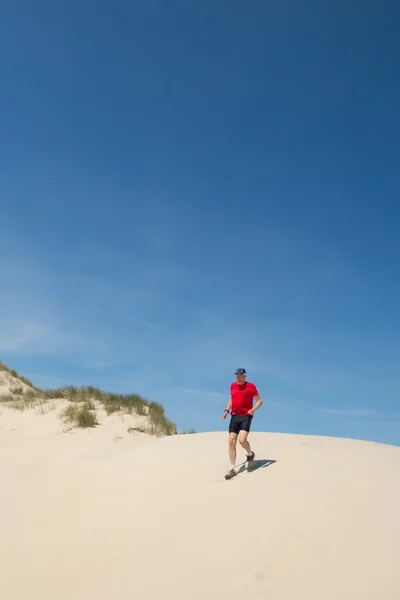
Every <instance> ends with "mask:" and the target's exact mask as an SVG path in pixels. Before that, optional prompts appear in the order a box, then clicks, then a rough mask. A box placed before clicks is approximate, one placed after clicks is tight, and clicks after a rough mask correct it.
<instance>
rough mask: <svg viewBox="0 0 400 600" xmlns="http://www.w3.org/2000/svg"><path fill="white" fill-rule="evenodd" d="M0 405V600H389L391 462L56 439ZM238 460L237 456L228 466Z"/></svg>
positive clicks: (319, 445) (119, 434)
mask: <svg viewBox="0 0 400 600" xmlns="http://www.w3.org/2000/svg"><path fill="white" fill-rule="evenodd" d="M59 408H60V407H59V406H58V408H57V406H56V408H55V409H54V410H52V411H50V412H48V413H47V414H44V415H40V414H38V413H37V411H36V412H35V411H34V410H32V411H27V412H25V413H20V412H18V411H12V410H10V409H4V408H3V407H1V406H0V411H1V415H0V427H1V429H0V440H1V444H0V473H1V496H0V498H1V499H0V523H1V527H0V565H1V571H0V598H1V599H2V600H27V599H28V598H29V600H50V599H51V600H54V599H56V598H57V600H67V599H68V600H92V599H93V600H114V599H115V600H122V599H124V600H125V599H129V600H133V599H136V598H137V599H138V600H139V599H140V600H142V599H143V600H153V599H154V600H160V599H167V600H169V599H171V600H183V599H185V600H187V599H190V600H200V599H202V600H205V599H207V600H214V599H215V600H217V599H218V600H222V599H229V600H236V599H239V598H240V599H242V598H247V599H249V600H258V599H269V600H378V599H381V598H382V599H385V600H399V598H400V570H399V565H400V516H399V515H400V478H399V472H400V448H397V447H391V446H385V445H379V444H374V443H367V442H361V441H352V440H345V439H332V438H324V437H312V436H295V435H279V434H262V433H253V434H252V435H251V440H252V442H253V447H254V449H255V451H256V454H257V458H258V459H260V460H268V459H270V460H275V461H276V462H275V463H273V464H270V465H269V466H264V467H261V468H258V469H257V470H255V471H254V472H252V473H246V472H243V473H240V474H239V475H238V476H237V477H236V478H235V479H233V480H231V481H225V480H224V479H223V475H224V472H225V470H226V466H227V452H226V450H227V448H226V442H227V435H226V434H225V433H209V434H197V435H181V436H174V437H168V438H161V439H153V438H150V437H149V436H146V435H144V434H140V433H135V434H128V433H127V432H126V429H127V423H125V422H124V421H123V420H122V419H121V417H120V416H118V415H113V416H112V418H109V419H110V420H105V421H104V422H103V424H102V425H101V426H100V427H98V428H96V429H94V430H80V431H77V430H75V431H71V432H68V433H63V432H62V425H61V424H60V421H59V419H57V410H58V409H59ZM242 458H243V451H241V450H239V451H238V462H239V459H240V460H242Z"/></svg>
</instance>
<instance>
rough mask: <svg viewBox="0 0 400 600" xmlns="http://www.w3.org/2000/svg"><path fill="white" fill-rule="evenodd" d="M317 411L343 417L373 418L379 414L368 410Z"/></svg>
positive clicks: (330, 409) (322, 409) (321, 409)
mask: <svg viewBox="0 0 400 600" xmlns="http://www.w3.org/2000/svg"><path fill="white" fill-rule="evenodd" d="M319 411H320V412H324V413H328V414H330V415H340V416H345V417H373V416H376V415H377V414H379V413H378V412H377V411H376V410H371V409H369V408H348V409H337V408H320V409H319Z"/></svg>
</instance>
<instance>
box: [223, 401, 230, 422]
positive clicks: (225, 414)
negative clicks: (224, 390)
mask: <svg viewBox="0 0 400 600" xmlns="http://www.w3.org/2000/svg"><path fill="white" fill-rule="evenodd" d="M231 408H232V398H229V402H228V406H227V407H226V409H225V410H224V412H223V413H222V418H223V419H225V418H226V417H227V415H228V414H229V413H230V410H231Z"/></svg>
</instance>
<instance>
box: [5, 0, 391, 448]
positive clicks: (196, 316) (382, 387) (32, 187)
mask: <svg viewBox="0 0 400 600" xmlns="http://www.w3.org/2000/svg"><path fill="white" fill-rule="evenodd" d="M399 17H400V9H399V8H398V5H397V3H395V2H383V3H379V4H378V3H377V2H369V1H366V2H364V3H362V4H361V3H356V2H349V1H347V2H344V1H338V0H336V1H335V2H333V1H332V2H331V1H328V2H323V3H321V2H317V1H313V2H311V1H305V2H302V3H298V2H294V1H283V2H278V3H277V2H274V3H272V2H266V1H265V0H263V1H259V0H253V1H252V2H251V3H245V2H238V1H236V0H235V1H232V2H229V3H228V2H218V1H217V2H215V1H213V2H211V1H208V0H203V1H202V2H197V3H194V2H190V3H189V2H186V1H183V0H180V1H178V0H171V1H170V2H164V1H156V0H147V1H146V2H121V1H114V2H113V3H111V2H109V3H106V2H102V1H99V0H98V1H96V2H94V1H88V0H81V1H80V2H76V1H75V0H70V1H69V2H68V3H54V2H49V1H40V0H38V2H35V3H31V2H27V1H24V0H21V1H19V2H15V1H13V2H11V1H8V0H6V1H5V2H2V5H1V8H0V52H1V56H2V68H1V75H0V86H1V94H0V131H1V137H0V204H1V212H0V216H1V218H0V257H1V262H0V277H1V279H0V281H1V283H2V285H1V289H0V356H1V359H2V360H3V361H4V362H6V363H7V364H9V365H10V366H11V367H13V368H16V369H17V370H19V371H20V372H21V373H23V374H24V375H26V376H27V377H30V378H31V379H33V380H34V382H35V383H36V384H37V385H41V386H44V387H54V386H58V385H63V384H77V385H80V384H93V385H97V386H100V387H102V388H104V389H106V390H112V391H119V392H138V393H141V394H143V395H144V396H146V397H147V398H149V399H150V400H156V401H159V402H161V403H163V404H164V405H165V406H166V409H167V414H168V416H170V417H171V418H172V419H173V420H174V421H175V422H176V423H177V424H178V427H179V428H180V429H184V428H189V427H194V428H196V429H197V430H199V431H206V430H209V431H210V430H222V429H225V428H226V425H227V424H226V422H222V421H221V419H220V415H221V412H222V410H223V408H224V407H225V403H226V401H227V398H228V394H229V385H230V383H231V381H233V378H234V376H233V373H234V370H235V369H236V367H238V366H245V367H246V368H247V370H248V379H249V380H250V381H253V382H254V383H256V385H257V387H258V389H259V392H260V394H261V396H262V398H263V400H264V405H263V407H262V409H261V410H260V411H259V412H258V413H257V415H256V419H255V421H254V429H255V430H257V431H283V432H294V433H298V432H299V433H311V434H322V435H336V436H345V437H349V436H350V437H355V438H363V439H368V440H375V441H381V442H386V443H390V444H397V445H400V427H399V426H400V409H399V399H400V375H399V368H398V365H399V357H400V337H399V334H400V312H399V306H400V283H399V281H400V278H399V266H400V242H399V236H398V231H399V224H400V201H399V191H400V175H399V173H400V169H399V158H400V148H399V142H398V140H399V133H400V112H399V110H398V107H399V106H400V79H399V75H398V56H399V55H400V40H399V36H398V27H397V23H398V22H399Z"/></svg>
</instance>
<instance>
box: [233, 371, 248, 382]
mask: <svg viewBox="0 0 400 600" xmlns="http://www.w3.org/2000/svg"><path fill="white" fill-rule="evenodd" d="M235 375H236V381H237V382H238V383H239V384H241V383H244V382H245V380H246V369H243V368H240V369H236V371H235Z"/></svg>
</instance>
